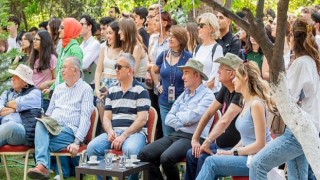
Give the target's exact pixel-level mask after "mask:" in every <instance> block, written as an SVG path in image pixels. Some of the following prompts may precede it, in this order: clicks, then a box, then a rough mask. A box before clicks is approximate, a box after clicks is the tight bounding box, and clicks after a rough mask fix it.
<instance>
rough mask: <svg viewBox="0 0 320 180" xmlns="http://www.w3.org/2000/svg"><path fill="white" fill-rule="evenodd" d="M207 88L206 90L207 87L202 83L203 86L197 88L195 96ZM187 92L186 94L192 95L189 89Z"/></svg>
mask: <svg viewBox="0 0 320 180" xmlns="http://www.w3.org/2000/svg"><path fill="white" fill-rule="evenodd" d="M205 88H206V86H205V85H204V84H203V83H201V84H200V85H199V86H198V87H197V89H196V90H195V91H194V95H196V94H197V93H199V92H201V91H203V90H204V89H205ZM185 91H186V94H190V92H191V91H190V89H189V88H188V89H186V90H185Z"/></svg>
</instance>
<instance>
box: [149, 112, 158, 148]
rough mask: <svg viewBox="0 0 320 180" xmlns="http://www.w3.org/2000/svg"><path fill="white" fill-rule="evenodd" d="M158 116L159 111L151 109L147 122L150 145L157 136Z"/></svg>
mask: <svg viewBox="0 0 320 180" xmlns="http://www.w3.org/2000/svg"><path fill="white" fill-rule="evenodd" d="M157 120H158V114H157V111H156V110H155V109H154V108H153V107H150V109H149V116H148V122H147V131H148V137H147V139H148V143H152V142H153V141H154V139H155V136H156V127H157Z"/></svg>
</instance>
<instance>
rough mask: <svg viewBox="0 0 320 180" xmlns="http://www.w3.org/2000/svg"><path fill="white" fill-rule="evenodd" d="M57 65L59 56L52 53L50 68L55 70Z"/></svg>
mask: <svg viewBox="0 0 320 180" xmlns="http://www.w3.org/2000/svg"><path fill="white" fill-rule="evenodd" d="M56 66H57V57H56V56H55V55H53V54H51V60H50V70H54V69H55V68H56Z"/></svg>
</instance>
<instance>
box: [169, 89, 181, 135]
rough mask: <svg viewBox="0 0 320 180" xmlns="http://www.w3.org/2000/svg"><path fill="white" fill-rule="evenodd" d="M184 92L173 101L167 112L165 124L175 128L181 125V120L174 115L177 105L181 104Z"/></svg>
mask: <svg viewBox="0 0 320 180" xmlns="http://www.w3.org/2000/svg"><path fill="white" fill-rule="evenodd" d="M184 94H185V92H183V93H182V94H181V95H180V96H179V97H178V99H177V100H176V101H175V102H174V103H173V105H172V107H171V109H170V111H169V112H168V114H167V116H166V119H165V124H166V125H167V126H170V127H172V128H175V129H179V128H180V127H183V123H182V121H181V120H180V119H179V118H178V117H177V116H176V114H177V113H178V112H179V109H180V108H179V107H180V104H181V100H182V99H183V97H184Z"/></svg>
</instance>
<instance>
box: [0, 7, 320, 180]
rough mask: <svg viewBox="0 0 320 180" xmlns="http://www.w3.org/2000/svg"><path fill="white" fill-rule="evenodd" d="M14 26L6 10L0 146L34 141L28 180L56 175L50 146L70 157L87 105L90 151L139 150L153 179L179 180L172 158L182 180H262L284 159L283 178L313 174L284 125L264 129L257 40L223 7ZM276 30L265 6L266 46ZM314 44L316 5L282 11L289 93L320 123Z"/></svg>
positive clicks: (265, 96)
mask: <svg viewBox="0 0 320 180" xmlns="http://www.w3.org/2000/svg"><path fill="white" fill-rule="evenodd" d="M237 15H238V16H239V17H241V18H243V19H246V17H245V14H244V13H243V12H239V13H237ZM19 26H20V20H19V18H17V17H14V16H12V17H9V19H8V26H7V27H5V28H3V30H6V31H7V32H8V33H9V37H8V39H2V40H0V53H6V52H9V51H10V50H12V49H19V50H20V51H21V52H22V53H23V54H24V55H23V56H17V57H16V58H15V59H13V60H12V64H16V65H17V68H16V69H9V71H8V72H9V73H10V74H12V75H13V76H12V87H11V88H10V89H8V90H6V91H5V92H3V93H2V95H1V97H0V119H1V125H0V146H3V145H5V144H9V145H29V146H35V161H36V166H35V167H34V168H30V169H29V170H28V176H29V177H30V178H31V179H48V178H49V172H50V169H51V170H53V171H55V172H56V173H59V172H58V171H57V168H56V163H55V159H52V158H50V152H56V151H60V150H61V149H64V148H67V150H68V151H69V153H71V154H72V155H73V156H75V155H76V154H77V152H78V150H79V146H80V144H82V143H84V139H85V137H86V134H87V133H88V130H89V127H90V116H91V113H92V112H93V110H94V107H96V108H97V109H98V111H99V117H100V121H99V123H98V125H97V133H96V138H94V139H93V140H92V141H91V142H89V144H88V146H87V154H88V156H97V158H98V160H102V159H103V158H104V155H105V152H106V150H108V149H116V150H122V151H123V153H124V154H125V155H126V156H128V157H130V155H137V156H138V158H139V159H140V160H141V161H143V162H150V170H149V171H150V179H153V180H157V179H164V178H166V179H168V180H178V179H180V175H179V169H178V167H177V163H178V162H179V161H181V160H182V159H184V158H186V171H185V173H184V177H183V178H184V179H186V180H194V179H199V180H200V179H218V178H219V177H226V176H249V177H250V179H254V180H265V179H267V174H268V172H269V171H270V170H272V169H273V168H274V167H278V166H281V165H282V164H284V163H285V165H286V167H287V169H288V172H287V177H288V179H308V178H309V179H312V178H313V179H315V177H314V175H313V172H312V170H311V168H310V166H309V164H308V161H307V159H306V156H305V154H304V152H303V150H302V147H301V145H300V143H299V142H298V141H297V139H296V138H295V136H294V135H293V133H292V132H291V130H290V129H289V128H288V127H286V129H285V132H284V134H283V135H281V136H279V137H276V138H275V137H274V136H272V134H271V133H270V131H269V127H268V126H267V121H268V117H269V114H270V113H271V112H272V111H273V110H274V108H275V103H274V101H273V98H272V94H271V92H270V87H269V83H268V80H269V66H268V62H267V60H266V58H265V57H264V55H263V51H262V50H261V48H260V45H259V44H258V43H257V42H256V41H255V39H254V38H253V37H252V36H251V35H250V34H247V33H246V32H245V31H244V30H243V29H241V28H239V29H237V32H234V30H232V25H231V20H230V19H228V18H227V17H226V16H225V15H224V14H222V13H220V12H218V13H216V14H214V13H208V12H207V13H203V14H200V15H199V16H198V17H197V18H196V20H195V22H191V23H188V24H186V25H185V26H183V25H179V24H177V23H176V21H174V20H173V19H172V17H171V14H170V13H169V12H167V11H164V10H163V9H162V7H161V6H160V5H159V4H153V5H151V6H150V7H148V8H145V7H138V8H135V9H133V10H132V14H131V13H122V14H121V13H120V11H119V9H118V8H117V7H111V8H110V11H109V16H108V17H102V18H101V19H100V20H99V23H98V22H96V20H95V19H94V18H93V17H92V16H90V15H87V14H84V15H82V16H81V17H79V18H78V19H75V18H71V17H67V18H63V19H59V18H55V17H53V18H50V19H49V20H48V21H47V22H43V23H40V25H39V29H38V28H35V27H34V28H31V29H30V31H29V32H23V33H19V32H18V29H19ZM276 27H277V24H276V16H275V13H274V12H273V11H272V10H268V11H267V14H266V18H265V31H266V33H267V35H268V37H269V39H270V41H272V42H274V41H275V39H276V38H277V37H276ZM79 37H81V41H79ZM79 42H81V43H79ZM319 49H320V9H319V8H317V7H306V8H304V9H302V11H301V15H300V16H297V17H294V18H290V19H288V22H287V28H286V39H285V41H284V52H283V54H284V55H283V57H284V63H285V69H286V72H287V81H288V86H289V89H290V93H291V94H292V96H293V98H294V100H295V101H296V102H299V104H300V106H301V108H302V109H303V110H304V111H306V112H307V113H308V114H310V115H311V116H310V118H313V119H312V122H313V124H314V126H315V127H316V129H317V130H318V131H319V129H320V126H319V120H320V118H319V107H320V104H319V102H320V101H319V100H320V98H319V95H318V94H317V92H318V91H319V87H320V84H319V82H320V81H319V80H320V76H319V74H320V57H319ZM315 97H316V98H315ZM151 106H152V107H154V108H155V109H156V110H157V112H158V115H159V119H157V130H156V134H157V136H156V139H157V140H155V141H154V142H147V138H146V137H147V129H146V123H147V121H148V112H149V109H150V107H151ZM218 112H221V118H220V119H219V120H218V121H217V119H214V115H215V114H216V113H218ZM48 126H51V128H48ZM288 149H290V151H288ZM249 156H250V157H251V156H252V160H251V158H248V157H249ZM78 161H79V160H78V158H77V157H73V158H69V157H61V163H62V172H63V176H64V177H68V176H72V175H73V174H74V170H75V166H77V165H78ZM248 164H250V166H249V165H248ZM160 165H161V166H162V170H163V171H161V170H160V168H159V167H160ZM98 178H101V177H98ZM55 179H59V175H57V176H55ZM129 179H130V180H131V179H132V180H135V179H139V174H134V175H131V176H130V177H129Z"/></svg>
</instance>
